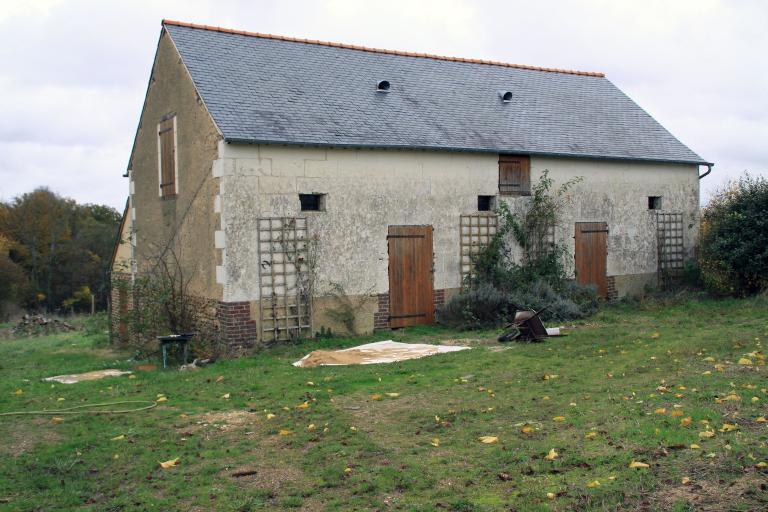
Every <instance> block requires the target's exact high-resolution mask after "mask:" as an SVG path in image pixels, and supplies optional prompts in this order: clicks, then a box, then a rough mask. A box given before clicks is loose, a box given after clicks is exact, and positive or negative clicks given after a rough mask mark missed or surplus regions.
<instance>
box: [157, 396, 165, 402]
mask: <svg viewBox="0 0 768 512" xmlns="http://www.w3.org/2000/svg"><path fill="white" fill-rule="evenodd" d="M167 401H168V398H166V397H164V396H159V397H157V398H155V402H167Z"/></svg>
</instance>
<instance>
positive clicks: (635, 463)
mask: <svg viewBox="0 0 768 512" xmlns="http://www.w3.org/2000/svg"><path fill="white" fill-rule="evenodd" d="M629 467H630V468H632V469H640V468H648V467H650V466H649V465H648V464H646V463H645V462H638V461H636V460H633V461H632V462H630V463H629Z"/></svg>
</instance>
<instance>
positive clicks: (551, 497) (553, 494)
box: [547, 492, 555, 500]
mask: <svg viewBox="0 0 768 512" xmlns="http://www.w3.org/2000/svg"><path fill="white" fill-rule="evenodd" d="M547 498H548V499H550V500H553V499H555V493H553V492H548V493H547Z"/></svg>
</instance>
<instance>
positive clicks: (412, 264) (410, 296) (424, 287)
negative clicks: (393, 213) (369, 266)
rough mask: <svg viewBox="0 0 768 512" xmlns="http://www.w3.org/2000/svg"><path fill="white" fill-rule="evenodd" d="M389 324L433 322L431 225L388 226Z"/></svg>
mask: <svg viewBox="0 0 768 512" xmlns="http://www.w3.org/2000/svg"><path fill="white" fill-rule="evenodd" d="M387 240H388V247H389V326H390V327H405V326H408V325H417V324H431V323H432V322H434V319H435V305H434V301H433V296H432V294H433V290H432V226H389V231H388V233H387Z"/></svg>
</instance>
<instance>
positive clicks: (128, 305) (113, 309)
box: [109, 272, 133, 343]
mask: <svg viewBox="0 0 768 512" xmlns="http://www.w3.org/2000/svg"><path fill="white" fill-rule="evenodd" d="M109 294H110V296H109V339H110V341H111V342H112V343H126V342H127V341H128V338H129V337H130V336H131V332H130V321H129V319H128V318H127V315H128V312H130V311H131V310H132V309H133V291H132V289H131V274H128V273H125V272H113V273H112V275H111V276H110V291H109Z"/></svg>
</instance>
